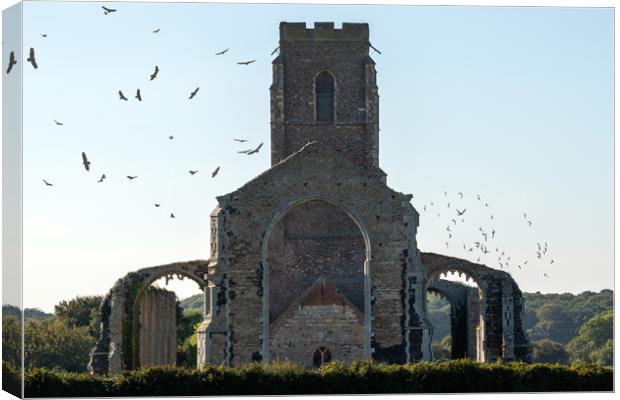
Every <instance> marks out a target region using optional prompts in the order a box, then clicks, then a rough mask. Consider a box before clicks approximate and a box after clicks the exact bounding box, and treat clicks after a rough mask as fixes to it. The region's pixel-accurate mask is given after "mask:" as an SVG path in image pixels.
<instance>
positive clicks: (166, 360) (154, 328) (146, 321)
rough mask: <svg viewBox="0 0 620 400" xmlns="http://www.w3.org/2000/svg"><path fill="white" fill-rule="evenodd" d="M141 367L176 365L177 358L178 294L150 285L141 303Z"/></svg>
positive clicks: (139, 318)
mask: <svg viewBox="0 0 620 400" xmlns="http://www.w3.org/2000/svg"><path fill="white" fill-rule="evenodd" d="M138 321H139V323H140V367H142V368H145V367H149V366H152V365H175V364H176V360H177V325H176V324H177V318H176V295H175V294H174V292H170V291H168V290H164V289H159V288H153V287H149V288H148V289H147V290H146V291H145V292H144V296H143V297H142V304H141V305H140V315H139V317H138Z"/></svg>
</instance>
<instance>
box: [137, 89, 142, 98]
mask: <svg viewBox="0 0 620 400" xmlns="http://www.w3.org/2000/svg"><path fill="white" fill-rule="evenodd" d="M136 99H138V101H142V95H141V94H140V89H138V90H137V91H136Z"/></svg>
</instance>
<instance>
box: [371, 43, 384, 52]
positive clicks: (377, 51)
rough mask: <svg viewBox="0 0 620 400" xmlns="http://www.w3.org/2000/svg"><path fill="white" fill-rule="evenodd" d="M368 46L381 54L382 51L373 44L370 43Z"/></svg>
mask: <svg viewBox="0 0 620 400" xmlns="http://www.w3.org/2000/svg"><path fill="white" fill-rule="evenodd" d="M368 46H370V48H371V49H373V50H374V51H376V52H377V53H379V54H381V52H380V51H379V50H377V49H376V48H375V47H374V46H373V45H372V44H370V43H368Z"/></svg>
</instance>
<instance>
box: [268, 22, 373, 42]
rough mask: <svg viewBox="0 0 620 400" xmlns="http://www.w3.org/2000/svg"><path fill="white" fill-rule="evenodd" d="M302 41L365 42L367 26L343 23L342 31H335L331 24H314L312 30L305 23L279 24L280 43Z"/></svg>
mask: <svg viewBox="0 0 620 400" xmlns="http://www.w3.org/2000/svg"><path fill="white" fill-rule="evenodd" d="M303 40H314V41H316V40H343V41H367V40H368V24H357V23H343V24H342V29H336V28H334V23H333V22H315V23H314V28H307V27H306V23H305V22H281V23H280V41H303Z"/></svg>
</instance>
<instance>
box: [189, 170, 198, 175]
mask: <svg viewBox="0 0 620 400" xmlns="http://www.w3.org/2000/svg"><path fill="white" fill-rule="evenodd" d="M197 173H198V170H195V171H192V170H191V169H190V170H189V174H190V175H196V174H197Z"/></svg>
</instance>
